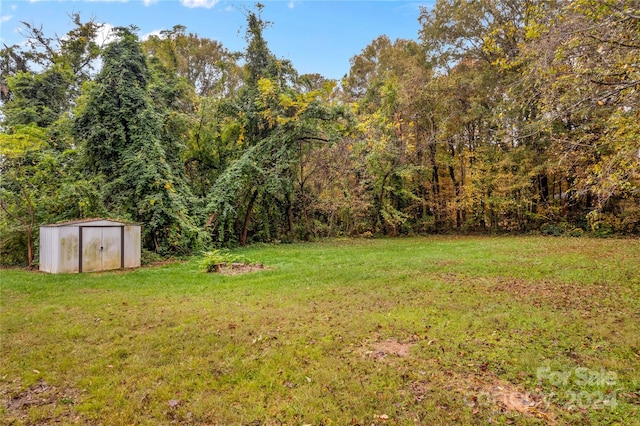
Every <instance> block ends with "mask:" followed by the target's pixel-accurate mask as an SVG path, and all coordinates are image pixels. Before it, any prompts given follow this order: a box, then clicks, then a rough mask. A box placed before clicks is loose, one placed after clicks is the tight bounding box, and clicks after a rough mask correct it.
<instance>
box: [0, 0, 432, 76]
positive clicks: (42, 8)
mask: <svg viewBox="0 0 640 426" xmlns="http://www.w3.org/2000/svg"><path fill="white" fill-rule="evenodd" d="M433 2H434V0H422V1H401V0H398V1H392V0H378V1H354V0H343V1H324V0H314V1H311V0H262V1H261V3H262V4H264V5H265V7H264V9H263V13H262V18H263V19H264V20H266V21H270V22H271V23H272V24H271V25H270V26H269V27H268V28H267V29H266V30H265V31H264V33H263V35H264V37H265V38H266V40H267V43H268V45H269V48H270V49H271V51H272V52H273V53H274V54H275V55H276V57H278V58H280V59H289V60H290V61H291V62H292V63H293V65H294V67H295V68H296V70H297V71H298V72H299V73H300V74H307V73H319V74H322V75H323V76H325V77H327V78H333V79H340V78H342V77H343V76H344V75H346V74H347V73H348V72H349V59H350V58H352V57H353V56H355V55H357V54H359V53H360V52H361V51H362V50H363V49H364V48H365V47H366V46H367V45H368V44H369V43H370V42H371V41H373V40H374V39H375V38H377V37H378V36H380V35H383V34H384V35H387V36H388V37H389V38H390V39H391V40H395V39H397V38H405V39H414V40H417V39H418V30H419V27H420V26H419V23H418V17H419V15H420V6H426V7H431V6H432V5H433ZM254 5H255V2H254V1H237V0H18V1H15V0H14V1H12V0H0V47H3V46H2V44H5V45H7V46H11V45H14V44H20V43H24V42H25V41H26V38H25V37H24V25H23V24H22V22H23V21H24V22H28V23H30V24H33V25H35V26H37V27H42V29H43V31H44V33H45V34H46V35H50V36H53V35H58V36H62V35H64V34H65V33H67V32H68V31H69V30H70V29H72V28H73V22H72V20H71V18H70V15H71V14H73V13H80V16H81V17H82V21H83V22H85V21H88V20H89V19H94V20H95V21H96V22H100V23H103V24H107V25H106V26H105V28H109V26H129V25H131V24H134V25H136V26H137V27H138V28H139V32H138V36H139V37H140V38H143V39H144V38H145V37H148V35H149V34H157V33H159V32H160V31H161V30H168V29H171V28H172V27H173V26H175V25H184V26H185V27H186V31H187V32H189V33H195V34H198V36H200V37H203V38H210V39H214V40H217V41H219V42H221V43H222V44H223V45H224V47H225V48H227V49H228V50H230V51H243V50H244V48H245V47H246V42H245V40H244V33H245V29H246V25H245V23H246V10H247V9H252V8H253V7H254Z"/></svg>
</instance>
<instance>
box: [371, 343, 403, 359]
mask: <svg viewBox="0 0 640 426" xmlns="http://www.w3.org/2000/svg"><path fill="white" fill-rule="evenodd" d="M411 346H413V344H412V343H400V342H398V341H397V340H392V339H387V340H384V341H382V342H376V343H374V344H373V348H372V350H367V351H366V352H365V355H366V356H367V357H369V358H373V359H384V358H386V357H387V356H394V357H399V358H405V357H408V356H409V351H410V349H411Z"/></svg>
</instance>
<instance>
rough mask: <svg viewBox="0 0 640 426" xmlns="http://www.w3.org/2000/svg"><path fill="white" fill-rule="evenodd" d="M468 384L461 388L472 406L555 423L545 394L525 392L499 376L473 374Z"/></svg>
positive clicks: (467, 380)
mask: <svg viewBox="0 0 640 426" xmlns="http://www.w3.org/2000/svg"><path fill="white" fill-rule="evenodd" d="M466 382H467V386H465V387H463V388H462V389H459V390H460V391H461V392H462V393H464V394H465V395H466V397H467V401H468V403H469V405H471V406H472V407H482V406H484V407H489V408H494V409H495V408H497V409H498V410H499V411H501V412H509V411H510V412H518V413H520V414H523V415H525V416H529V417H536V418H539V419H543V420H545V421H546V422H547V424H553V423H554V421H555V419H556V415H555V414H554V413H553V412H551V411H549V408H550V404H549V402H548V401H547V400H546V399H545V397H544V395H542V394H536V393H532V392H524V391H522V390H520V389H519V388H518V387H517V386H515V385H513V384H511V383H509V382H506V381H504V380H500V379H499V378H497V377H493V376H487V377H478V376H472V377H468V378H466Z"/></svg>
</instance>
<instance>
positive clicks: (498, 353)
mask: <svg viewBox="0 0 640 426" xmlns="http://www.w3.org/2000/svg"><path fill="white" fill-rule="evenodd" d="M238 253H240V254H242V255H244V256H246V257H248V258H250V259H252V260H254V261H257V262H262V263H264V264H265V265H267V266H269V267H271V269H269V270H264V271H261V272H253V273H250V274H245V275H236V276H224V275H219V274H207V273H204V272H202V271H201V269H200V266H199V259H193V260H192V261H189V262H186V263H175V264H168V265H163V266H158V267H153V268H141V269H138V270H131V271H124V272H123V271H118V272H110V273H94V274H81V275H78V274H76V275H47V274H41V273H34V272H27V271H21V270H3V271H0V283H1V284H0V289H1V293H0V309H1V310H0V327H1V329H0V331H1V334H0V339H1V340H0V345H1V346H0V361H1V362H0V423H2V424H52V423H62V424H74V423H78V424H105V425H133V424H135V425H156V424H212V425H217V424H220V425H262V424H265V425H276V424H288V425H302V424H310V425H321V424H322V425H349V424H354V425H355V424H359V425H371V424H389V425H405V424H406V425H413V424H424V425H432V424H452V423H457V424H489V423H494V424H620V425H629V424H640V420H638V419H639V418H640V242H639V241H638V240H632V239H622V240H619V239H588V238H575V239H571V238H542V237H513V238H503V237H500V238H478V237H430V238H406V239H385V240H375V239H374V240H344V241H330V242H323V243H310V244H293V245H279V246H258V247H251V248H247V249H243V250H240V251H238Z"/></svg>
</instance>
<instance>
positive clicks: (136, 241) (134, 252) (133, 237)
mask: <svg viewBox="0 0 640 426" xmlns="http://www.w3.org/2000/svg"><path fill="white" fill-rule="evenodd" d="M139 266H140V226H137V225H127V226H125V227H124V267H125V268H137V267H139Z"/></svg>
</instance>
